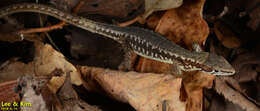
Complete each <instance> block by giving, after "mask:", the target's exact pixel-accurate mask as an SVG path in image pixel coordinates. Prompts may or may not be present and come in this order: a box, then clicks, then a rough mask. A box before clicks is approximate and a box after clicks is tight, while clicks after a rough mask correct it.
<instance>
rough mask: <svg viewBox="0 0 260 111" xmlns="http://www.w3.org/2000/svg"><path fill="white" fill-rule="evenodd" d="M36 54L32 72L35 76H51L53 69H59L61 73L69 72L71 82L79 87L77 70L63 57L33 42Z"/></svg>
mask: <svg viewBox="0 0 260 111" xmlns="http://www.w3.org/2000/svg"><path fill="white" fill-rule="evenodd" d="M35 47H36V49H35V50H36V52H35V57H34V61H33V65H34V68H35V69H34V72H35V73H36V74H37V75H48V74H51V72H52V71H54V70H55V69H61V70H62V72H71V73H70V75H71V81H72V83H73V84H75V85H81V84H82V81H81V78H80V75H79V73H78V72H77V69H76V68H75V67H74V66H73V65H72V64H71V63H69V62H68V61H67V60H66V59H65V58H64V56H63V55H62V54H61V53H59V52H57V51H56V50H54V49H53V48H52V47H51V46H50V45H48V44H46V45H43V44H42V43H40V42H35Z"/></svg>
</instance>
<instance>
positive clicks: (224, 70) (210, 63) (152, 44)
mask: <svg viewBox="0 0 260 111" xmlns="http://www.w3.org/2000/svg"><path fill="white" fill-rule="evenodd" d="M19 12H37V13H42V14H46V15H49V16H53V17H55V18H57V19H60V20H62V21H65V22H67V23H69V24H72V25H74V26H77V27H79V28H82V29H85V30H88V31H90V32H93V33H97V34H101V35H103V36H104V37H108V38H111V39H113V40H115V41H117V42H119V43H121V44H123V46H126V47H128V48H129V49H130V50H132V51H133V52H135V53H136V54H138V55H140V56H143V57H145V58H149V59H152V60H156V61H160V62H164V63H169V64H175V66H178V67H179V68H180V69H181V70H182V71H196V70H198V71H203V72H207V73H210V74H214V75H233V74H234V73H235V70H234V68H233V67H232V66H231V65H230V64H229V63H228V62H227V61H226V59H225V58H224V57H222V56H218V55H216V54H212V53H208V52H198V51H189V50H186V49H184V48H182V47H180V46H178V45H176V44H175V43H173V42H171V41H170V40H168V39H167V38H166V37H164V36H162V35H160V34H158V33H155V32H152V31H149V30H146V29H142V28H137V27H119V26H116V25H111V24H105V23H99V22H95V21H92V20H89V19H86V18H83V17H80V16H76V15H72V14H70V13H67V12H63V11H60V10H58V9H56V8H53V7H51V6H47V5H41V4H33V3H24V4H16V5H11V6H8V7H5V8H2V9H0V18H1V17H3V16H7V15H10V14H13V13H19Z"/></svg>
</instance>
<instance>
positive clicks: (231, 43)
mask: <svg viewBox="0 0 260 111" xmlns="http://www.w3.org/2000/svg"><path fill="white" fill-rule="evenodd" d="M214 32H215V34H216V36H217V38H218V40H220V41H221V43H222V44H223V45H224V46H225V47H227V48H238V47H239V46H240V44H241V43H240V40H239V39H238V38H237V36H236V35H235V34H234V33H233V32H232V31H231V30H230V29H229V28H228V27H227V26H226V25H224V24H223V23H221V22H219V21H218V22H216V23H215V24H214Z"/></svg>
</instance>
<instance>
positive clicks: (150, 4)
mask: <svg viewBox="0 0 260 111" xmlns="http://www.w3.org/2000/svg"><path fill="white" fill-rule="evenodd" d="M181 5H182V0H145V12H144V14H143V15H142V18H143V19H146V18H147V17H148V16H149V15H150V14H152V13H153V12H155V11H161V10H168V9H172V8H177V7H179V6H181Z"/></svg>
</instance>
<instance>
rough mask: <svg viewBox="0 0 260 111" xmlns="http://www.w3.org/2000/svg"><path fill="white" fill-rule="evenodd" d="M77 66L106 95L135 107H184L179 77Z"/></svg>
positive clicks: (156, 110)
mask: <svg viewBox="0 0 260 111" xmlns="http://www.w3.org/2000/svg"><path fill="white" fill-rule="evenodd" d="M79 70H81V73H82V75H83V78H85V79H86V78H87V79H86V80H93V81H96V83H97V84H96V85H97V86H101V87H102V89H104V90H105V91H106V93H107V94H108V95H110V96H111V97H113V98H114V99H117V100H119V101H122V102H128V103H129V104H130V105H131V106H133V107H134V108H135V109H136V110H137V111H162V107H167V108H169V109H170V111H172V110H176V111H186V110H185V109H186V108H185V105H186V102H182V101H180V99H179V96H180V88H181V81H182V79H181V78H176V77H174V76H172V75H158V74H152V73H146V74H141V73H137V72H120V71H112V70H108V69H102V68H94V67H86V66H82V67H81V68H80V69H79ZM89 78H92V79H89ZM87 82H90V81H87Z"/></svg>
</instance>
